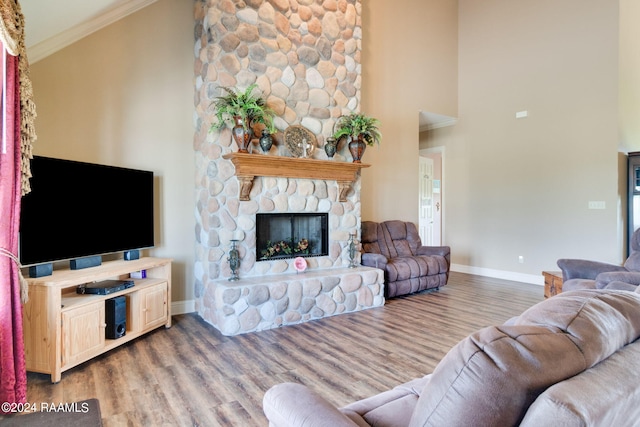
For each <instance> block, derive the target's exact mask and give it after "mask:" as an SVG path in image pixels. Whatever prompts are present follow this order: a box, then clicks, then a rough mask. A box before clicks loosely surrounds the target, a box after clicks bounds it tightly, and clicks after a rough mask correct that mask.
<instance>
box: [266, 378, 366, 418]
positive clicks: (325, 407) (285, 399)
mask: <svg viewBox="0 0 640 427" xmlns="http://www.w3.org/2000/svg"><path fill="white" fill-rule="evenodd" d="M262 407H263V410H264V414H265V415H266V416H267V418H268V419H269V425H270V426H274V427H324V426H335V427H358V424H356V423H354V422H353V421H351V420H350V419H349V418H347V416H346V415H344V414H343V413H342V412H340V410H339V409H338V408H336V407H335V406H333V405H332V404H330V403H329V402H327V401H326V400H325V399H323V398H322V397H321V396H320V395H318V394H317V393H315V392H314V391H312V390H310V389H308V388H307V387H305V386H303V385H302V384H295V383H282V384H277V385H275V386H273V387H271V388H270V389H269V390H267V392H266V393H265V395H264V398H263V399H262Z"/></svg>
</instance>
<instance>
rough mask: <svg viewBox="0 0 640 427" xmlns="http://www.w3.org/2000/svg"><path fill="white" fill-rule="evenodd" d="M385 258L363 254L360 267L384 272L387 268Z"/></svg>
mask: <svg viewBox="0 0 640 427" xmlns="http://www.w3.org/2000/svg"><path fill="white" fill-rule="evenodd" d="M387 262H388V260H387V257H385V256H384V255H381V254H372V253H366V252H365V253H363V254H362V265H364V266H366V267H375V268H379V269H381V270H384V269H385V267H386V266H387Z"/></svg>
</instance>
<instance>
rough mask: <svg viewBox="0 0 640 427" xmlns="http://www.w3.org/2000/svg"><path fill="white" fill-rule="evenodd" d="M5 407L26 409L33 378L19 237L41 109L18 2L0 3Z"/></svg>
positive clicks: (0, 398)
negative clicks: (22, 405) (25, 326)
mask: <svg viewBox="0 0 640 427" xmlns="http://www.w3.org/2000/svg"><path fill="white" fill-rule="evenodd" d="M0 50H1V51H2V52H1V56H2V73H1V75H2V79H1V82H0V83H1V84H0V91H1V95H2V96H1V97H0V99H1V100H2V117H1V120H0V127H1V129H0V134H1V135H2V145H1V146H0V402H8V403H24V402H26V399H27V372H26V365H25V355H24V338H23V330H22V304H23V303H24V302H26V300H27V291H28V289H27V286H26V284H25V283H24V281H23V280H22V275H21V274H20V262H19V260H18V231H19V226H20V202H21V197H22V196H23V195H24V194H26V193H28V192H29V191H30V186H29V177H30V176H31V171H30V159H31V146H32V143H33V142H34V141H35V139H36V135H35V129H34V120H35V117H36V114H35V105H34V104H33V94H32V87H31V79H30V78H29V63H28V61H27V55H26V50H25V47H24V17H23V15H22V11H21V9H20V5H19V4H18V1H17V0H0Z"/></svg>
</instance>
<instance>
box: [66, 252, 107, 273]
mask: <svg viewBox="0 0 640 427" xmlns="http://www.w3.org/2000/svg"><path fill="white" fill-rule="evenodd" d="M101 264H102V257H101V256H100V255H94V256H88V257H84V258H76V259H72V260H71V261H69V267H70V268H71V269H72V270H82V269H83V268H89V267H97V266H99V265H101Z"/></svg>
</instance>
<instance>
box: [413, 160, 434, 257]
mask: <svg viewBox="0 0 640 427" xmlns="http://www.w3.org/2000/svg"><path fill="white" fill-rule="evenodd" d="M419 170H420V172H419V175H420V183H419V197H420V200H419V202H418V206H419V213H418V232H419V234H420V239H421V240H422V244H423V245H426V246H436V245H439V242H437V243H436V242H434V209H433V208H434V203H433V159H431V158H428V157H422V156H420V169H419Z"/></svg>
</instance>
